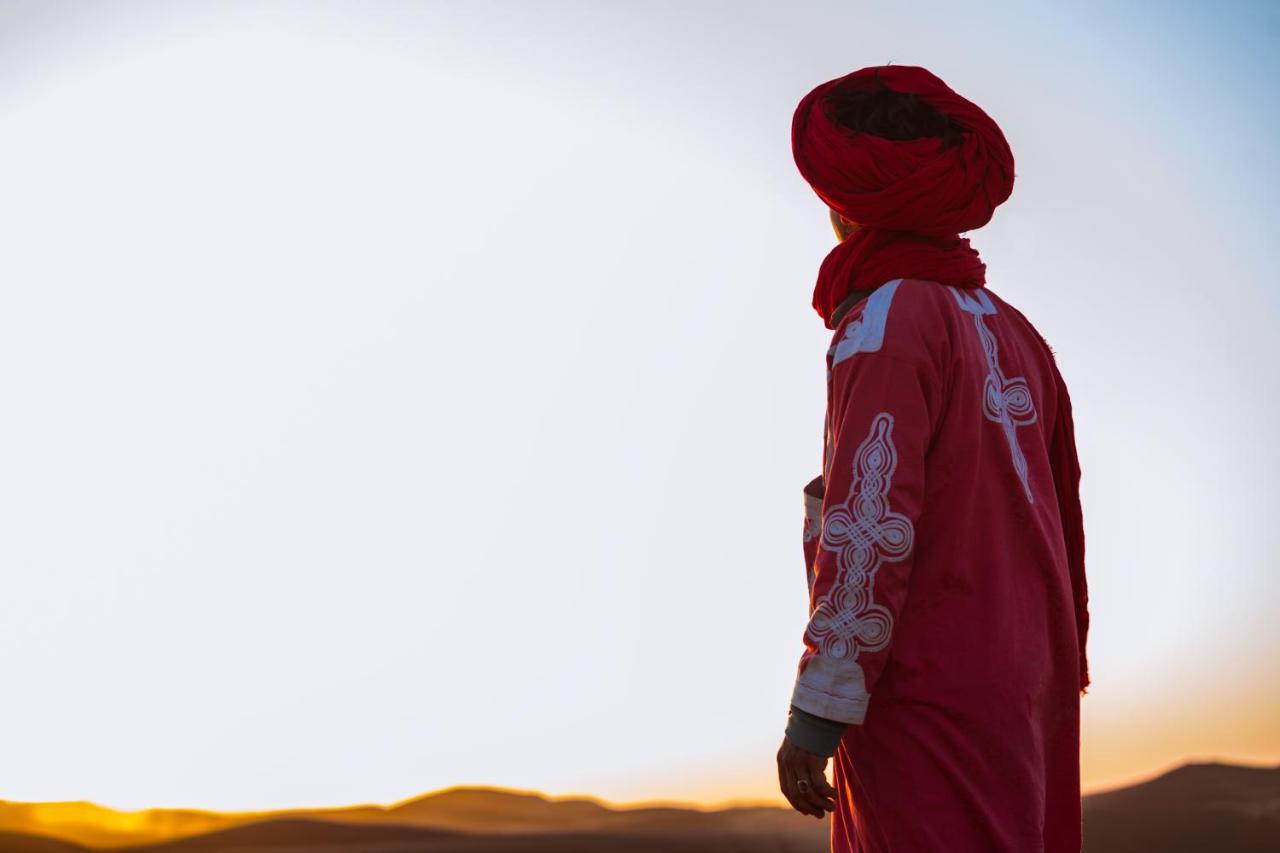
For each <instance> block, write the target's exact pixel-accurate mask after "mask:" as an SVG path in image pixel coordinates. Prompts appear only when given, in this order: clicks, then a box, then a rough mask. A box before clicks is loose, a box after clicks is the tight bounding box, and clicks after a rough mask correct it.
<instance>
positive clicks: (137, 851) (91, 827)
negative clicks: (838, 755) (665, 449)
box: [0, 764, 1280, 853]
mask: <svg viewBox="0 0 1280 853" xmlns="http://www.w3.org/2000/svg"><path fill="white" fill-rule="evenodd" d="M1084 813H1085V851H1086V853H1182V851H1188V853H1189V851H1197V853H1199V851H1212V853H1263V851H1266V853H1275V851H1280V767H1240V766H1234V765H1227V764H1189V765H1186V766H1184V767H1180V768H1178V769H1176V770H1173V771H1171V772H1169V773H1165V774H1163V775H1161V776H1159V777H1157V778H1155V779H1152V780H1150V781H1147V782H1143V783H1140V784H1137V785H1132V786H1130V787H1126V788H1121V789H1118V790H1113V791H1106V792H1103V793H1099V794H1093V795H1091V796H1088V797H1086V798H1085V801H1084ZM829 830H830V825H829V823H828V822H826V821H822V822H818V821H814V820H813V819H812V818H806V817H803V816H801V815H799V814H796V813H795V812H792V811H789V810H787V809H782V808H771V807H757V808H728V809H714V810H702V809H697V808H681V807H653V808H616V807H612V806H608V805H605V804H604V803H600V802H597V801H595V800H591V799H583V798H576V799H575V798H566V799H551V798H548V797H544V796H541V795H538V794H531V793H521V792H516V791H505V790H500V789H493V788H452V789H449V790H446V791H440V792H437V793H433V794H427V795H425V796H422V797H417V798H415V799H412V800H407V801H405V802H402V803H398V804H395V805H392V806H373V805H370V806H354V807H351V808H341V809H303V810H290V811H280V812H261V813H253V814H221V813H217V812H200V811H192V810H165V809H151V810H147V811H143V812H115V811H112V810H110V809H104V808H101V807H99V806H93V805H90V804H86V803H4V802H0V853H84V851H85V850H86V849H96V850H102V849H113V850H116V851H118V853H325V851H331V852H332V853H594V851H609V853H649V851H654V853H658V851H661V853H686V851H687V853H695V851H723V853H821V851H825V850H826V849H827V848H826V844H827V833H828V832H829Z"/></svg>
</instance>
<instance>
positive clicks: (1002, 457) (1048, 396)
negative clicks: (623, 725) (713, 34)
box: [778, 66, 1089, 853]
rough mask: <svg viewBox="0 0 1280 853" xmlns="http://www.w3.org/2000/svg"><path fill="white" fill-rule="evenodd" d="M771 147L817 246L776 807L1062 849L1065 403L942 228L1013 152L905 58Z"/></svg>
mask: <svg viewBox="0 0 1280 853" xmlns="http://www.w3.org/2000/svg"><path fill="white" fill-rule="evenodd" d="M792 144H793V149H794V154H795V160H796V164H797V165H798V166H799V169H800V172H801V174H802V175H803V176H804V178H805V179H806V180H807V181H808V182H809V184H810V185H811V186H812V187H813V189H814V190H815V192H817V194H818V196H819V197H820V198H821V199H822V200H823V201H824V202H825V203H826V204H827V205H828V206H829V208H830V209H831V217H832V222H833V224H834V226H835V228H836V233H837V236H838V237H839V238H840V243H839V244H838V245H837V246H836V247H835V248H834V249H833V250H832V251H831V254H830V255H828V256H827V258H826V260H825V261H824V263H823V264H822V268H821V271H820V273H819V276H818V282H817V287H816V289H815V292H814V300H813V304H814V308H815V309H816V310H817V311H818V313H819V315H820V316H821V317H822V318H823V320H824V321H825V323H826V326H827V328H828V329H831V330H833V332H834V334H833V337H832V344H831V347H830V349H829V350H828V351H827V417H826V429H825V436H824V440H823V445H824V447H823V465H822V467H823V473H822V476H820V477H818V478H816V479H815V480H814V481H813V482H811V483H810V484H809V485H808V486H806V487H805V490H804V494H805V505H806V518H805V526H804V554H805V564H806V569H807V574H808V582H809V593H810V617H809V621H808V625H807V627H806V630H805V633H804V645H805V649H804V653H803V655H802V656H801V659H800V665H799V671H798V675H797V678H796V682H795V686H794V690H793V693H792V698H791V714H790V717H789V720H788V724H787V731H786V737H785V738H784V740H783V743H782V747H781V749H780V750H779V751H778V781H779V784H780V786H781V788H782V792H783V794H784V795H785V796H786V797H787V799H788V800H789V801H790V802H791V804H792V805H793V806H794V807H795V808H796V809H797V810H799V811H801V812H803V813H805V814H810V815H813V816H815V817H819V818H820V817H822V816H823V815H824V814H825V813H827V812H833V819H832V826H831V844H832V849H833V850H837V851H887V850H893V851H912V853H918V852H919V851H948V853H962V851H982V853H993V851H1017V853H1027V851H1050V853H1053V851H1079V850H1080V848H1081V810H1080V762H1079V753H1080V740H1079V733H1080V696H1081V695H1082V694H1083V693H1084V689H1085V687H1086V686H1087V685H1088V683H1089V676H1088V666H1087V663H1086V658H1085V637H1086V633H1087V629H1088V621H1089V620H1088V609H1087V601H1088V596H1087V588H1086V583H1085V573H1084V533H1083V526H1082V521H1081V511H1080V501H1079V478H1080V469H1079V463H1078V461H1077V458H1076V450H1075V439H1074V434H1073V433H1074V428H1073V425H1072V420H1071V402H1070V398H1069V397H1068V395H1067V389H1066V386H1065V385H1064V384H1063V381H1062V378H1061V376H1060V374H1059V372H1058V369H1057V367H1056V365H1055V363H1054V356H1053V353H1052V351H1051V350H1050V349H1049V347H1048V345H1047V344H1046V343H1045V342H1044V340H1043V339H1042V338H1041V337H1040V335H1039V333H1038V332H1037V331H1036V330H1035V328H1034V327H1033V326H1032V325H1031V323H1030V322H1029V321H1028V320H1027V319H1026V318H1025V317H1024V316H1023V315H1022V314H1021V313H1020V312H1018V311H1017V310H1016V309H1015V308H1014V307H1013V306H1011V305H1010V304H1009V303H1007V302H1005V301H1004V300H1003V299H1001V298H1000V297H999V296H998V295H996V293H994V292H993V291H991V290H989V289H988V288H986V286H985V284H986V278H985V270H986V267H985V265H984V264H983V263H982V261H981V260H980V259H979V257H978V253H977V252H976V251H975V250H974V249H973V248H972V247H970V245H969V241H968V240H967V239H964V238H961V237H960V236H959V234H960V233H961V232H963V231H968V230H971V229H974V228H979V227H981V226H982V225H985V224H986V223H987V222H988V221H989V220H990V219H991V216H992V214H993V212H994V210H995V208H996V206H997V205H999V204H1001V203H1002V202H1003V201H1004V200H1005V199H1007V198H1008V197H1009V195H1010V194H1011V193H1012V191H1013V179H1014V172H1013V155H1012V153H1011V152H1010V150H1009V146H1008V143H1007V142H1006V141H1005V138H1004V135H1003V134H1002V133H1001V131H1000V129H999V127H998V126H997V125H996V124H995V122H994V121H992V120H991V118H990V117H989V116H987V114H986V113H984V112H983V111H982V110H981V109H979V108H978V107H977V106H975V105H974V104H972V103H970V102H969V101H967V100H965V99H964V98H962V97H960V96H959V95H957V94H956V93H955V92H953V91H952V90H951V89H950V88H948V87H947V85H946V84H945V83H943V82H942V81H941V80H940V79H938V78H937V77H935V76H934V75H933V74H931V73H930V72H928V71H926V70H925V69H923V68H918V67H913V66H881V67H871V68H864V69H861V70H860V71H855V72H853V73H852V74H849V75H846V76H845V77H842V78H839V79H836V80H832V81H830V82H828V83H824V84H823V85H821V86H819V87H817V88H816V89H814V90H813V91H812V92H811V93H809V95H807V96H806V97H805V98H804V100H802V101H801V103H800V105H799V108H798V109H797V110H796V114H795V119H794V122H793V126H792ZM831 756H834V758H835V761H834V787H833V786H832V785H829V784H828V783H827V779H826V776H825V771H826V765H827V761H828V758H829V757H831Z"/></svg>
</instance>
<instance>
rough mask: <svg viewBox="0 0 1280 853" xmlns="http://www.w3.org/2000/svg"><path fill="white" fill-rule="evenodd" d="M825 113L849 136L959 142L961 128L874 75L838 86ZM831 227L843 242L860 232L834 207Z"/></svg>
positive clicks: (947, 142) (918, 100) (826, 104)
mask: <svg viewBox="0 0 1280 853" xmlns="http://www.w3.org/2000/svg"><path fill="white" fill-rule="evenodd" d="M824 112H825V113H826V115H827V117H828V118H829V119H831V121H832V122H833V123H834V124H836V125H837V126H839V127H840V128H841V129H843V130H844V131H845V132H847V133H848V134H849V135H850V136H857V135H858V134H860V133H865V134H868V135H870V136H878V137H880V138H882V139H892V140H895V141H903V140H908V139H923V138H926V137H934V138H938V139H941V140H942V144H943V147H944V148H949V147H951V146H952V145H956V144H958V143H959V142H960V138H961V129H960V127H959V126H958V125H956V123H955V122H953V121H952V120H951V119H949V118H947V117H946V116H945V115H943V114H942V113H940V112H938V111H937V110H935V109H934V108H933V107H931V106H929V105H928V104H926V103H924V102H923V101H921V100H920V99H919V98H917V97H916V96H915V95H913V94H910V93H909V92H895V91H893V90H892V89H890V88H889V87H888V86H886V85H885V83H884V81H882V80H881V79H880V74H879V70H878V69H877V73H876V74H875V76H874V77H872V78H871V79H870V80H868V81H864V82H863V83H861V84H860V85H857V86H855V85H845V86H838V87H836V88H835V89H834V90H832V91H831V92H830V93H829V94H828V95H827V98H826V102H825V105H824ZM831 226H832V227H833V228H834V229H835V232H836V238H837V239H839V240H840V242H842V243H843V242H844V241H845V240H846V239H847V238H848V237H849V235H851V234H853V232H855V231H857V230H858V228H859V225H858V223H856V222H854V221H853V220H851V219H847V218H845V217H844V216H841V215H840V214H839V213H838V212H837V211H835V210H834V209H832V210H831Z"/></svg>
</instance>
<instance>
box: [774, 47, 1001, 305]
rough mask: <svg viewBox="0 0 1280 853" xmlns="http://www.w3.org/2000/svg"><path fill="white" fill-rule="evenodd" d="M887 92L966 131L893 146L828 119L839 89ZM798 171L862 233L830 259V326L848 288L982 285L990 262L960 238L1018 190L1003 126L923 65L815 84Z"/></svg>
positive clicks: (825, 268) (820, 292) (795, 137)
mask: <svg viewBox="0 0 1280 853" xmlns="http://www.w3.org/2000/svg"><path fill="white" fill-rule="evenodd" d="M884 86H887V87H888V88H889V89H891V90H893V91H895V92H907V93H910V94H912V95H915V96H916V97H917V98H918V99H919V100H920V101H921V102H923V103H924V104H926V105H928V106H930V107H932V108H934V109H935V110H937V111H938V112H940V113H942V114H943V115H944V116H946V117H947V118H949V119H950V120H951V122H952V123H953V124H955V125H956V126H957V127H958V128H959V129H960V131H961V136H960V142H959V144H955V145H950V146H948V145H947V144H946V143H944V141H943V140H942V139H940V138H936V137H928V138H921V139H909V140H893V139H885V138H882V137H879V136H873V135H871V134H868V133H853V132H851V131H849V130H847V129H846V128H844V127H842V126H840V125H839V124H837V123H836V122H834V121H833V120H832V119H831V118H830V117H829V115H828V112H827V110H828V104H827V97H828V95H830V94H831V93H833V92H835V91H836V90H839V89H841V88H843V87H852V88H854V89H855V90H856V89H865V90H867V91H878V90H880V89H881V88H883V87H884ZM791 147H792V151H793V153H794V155H795V160H796V166H798V167H799V169H800V173H801V174H802V175H803V176H804V178H805V180H806V181H808V182H809V185H810V186H812V187H813V189H814V192H816V193H817V194H818V196H819V198H821V199H822V200H823V201H825V202H826V203H827V205H828V206H829V207H831V208H832V209H833V210H835V211H836V212H837V213H839V214H840V215H841V216H843V217H845V218H846V219H849V220H851V221H853V222H856V223H858V224H859V225H860V226H862V227H861V228H859V229H858V230H857V231H855V232H854V233H853V234H852V235H851V236H850V237H849V238H848V239H846V240H845V241H844V242H842V243H840V244H839V245H837V246H836V247H835V248H834V249H832V250H831V253H830V254H829V255H827V258H826V260H825V261H823V263H822V269H821V271H820V272H819V274H818V283H817V286H816V287H815V289H814V293H813V307H814V308H815V309H817V311H818V313H819V314H820V315H821V316H822V319H823V320H824V321H825V322H826V324H827V327H828V328H834V326H833V325H832V322H831V315H832V312H833V311H834V310H835V308H836V306H837V305H839V304H840V302H841V300H843V299H844V297H845V296H847V295H848V294H849V293H850V292H851V291H854V290H871V289H874V288H875V287H877V286H879V285H880V284H883V283H884V282H886V281H889V280H891V279H895V278H922V279H929V280H932V281H938V282H941V283H943V284H949V285H953V286H955V287H960V288H966V289H967V288H976V287H982V286H983V284H984V283H985V282H986V265H985V264H983V263H982V260H981V259H980V258H979V257H978V253H977V251H976V250H974V249H973V248H972V247H970V245H969V241H968V240H967V239H965V238H962V237H960V232H962V231H970V230H973V229H974V228H981V227H982V226H983V225H986V224H987V223H988V222H989V221H990V220H991V215H992V213H994V212H995V209H996V207H997V206H998V205H999V204H1000V203H1001V202H1003V201H1004V200H1005V199H1007V198H1008V197H1009V195H1010V194H1011V193H1012V192H1013V152H1011V151H1010V150H1009V143H1008V142H1007V141H1005V138H1004V134H1003V133H1001V131H1000V127H999V126H998V125H997V124H996V123H995V122H994V121H993V120H992V119H991V117H990V116H988V115H987V114H986V113H985V112H983V111H982V110H981V109H980V108H979V107H978V106H977V105H976V104H974V103H973V102H971V101H968V100H966V99H965V98H962V97H960V96H959V95H957V94H956V93H955V92H953V91H951V89H950V88H949V87H948V86H947V84H946V83H943V82H942V81H941V80H940V79H938V78H937V77H936V76H934V75H933V74H932V73H930V72H929V71H927V70H925V69H924V68H920V67H917V66H913V65H884V66H871V67H868V68H863V69H860V70H858V71H854V72H853V73H852V74H847V75H845V76H844V77H840V78H837V79H835V80H831V81H829V82H827V83H823V84H822V85H821V86H818V87H817V88H816V89H814V90H813V91H812V92H810V93H809V94H808V95H806V96H805V97H804V99H803V100H802V101H801V102H800V106H799V107H797V108H796V112H795V118H794V119H793V121H792V124H791Z"/></svg>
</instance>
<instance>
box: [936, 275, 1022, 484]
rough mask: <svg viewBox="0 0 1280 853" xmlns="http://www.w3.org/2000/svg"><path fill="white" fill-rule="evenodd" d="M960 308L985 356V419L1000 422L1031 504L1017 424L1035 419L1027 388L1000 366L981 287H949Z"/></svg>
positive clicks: (991, 310) (992, 308)
mask: <svg viewBox="0 0 1280 853" xmlns="http://www.w3.org/2000/svg"><path fill="white" fill-rule="evenodd" d="M950 289H951V292H952V294H954V295H955V297H956V302H958V303H959V304H960V309H961V310H962V311H966V312H968V313H970V314H972V315H973V325H974V328H976V329H977V330H978V340H980V341H981V342H982V352H983V353H984V354H985V355H986V357H987V380H986V384H985V387H984V389H983V397H982V411H983V413H984V414H985V415H986V416H987V420H990V421H994V422H995V423H998V424H1000V426H1001V428H1002V429H1003V430H1004V437H1005V440H1006V441H1008V443H1009V455H1010V456H1011V457H1012V458H1013V470H1014V471H1015V472H1017V474H1018V479H1019V480H1021V481H1022V490H1023V491H1024V492H1025V493H1026V495H1027V501H1028V503H1035V498H1034V497H1032V495H1031V485H1030V484H1029V483H1028V482H1027V458H1026V457H1025V456H1024V455H1023V454H1022V448H1021V447H1019V446H1018V427H1020V426H1027V425H1029V424H1033V423H1035V422H1036V408H1035V403H1034V401H1032V399H1031V389H1030V388H1029V387H1028V386H1027V380H1026V379H1024V378H1023V377H1021V376H1015V377H1013V378H1009V377H1006V376H1005V375H1004V371H1003V370H1001V369H1000V349H999V347H998V346H997V345H996V338H995V335H993V334H991V330H990V329H988V328H987V325H986V323H985V322H983V319H982V317H983V315H984V314H995V313H996V307H995V305H994V304H992V302H991V297H989V296H987V292H986V291H985V290H981V289H979V290H974V291H971V293H974V294H976V298H975V297H974V296H971V295H969V293H961V292H960V291H959V290H958V289H956V288H955V287H951V288H950Z"/></svg>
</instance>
